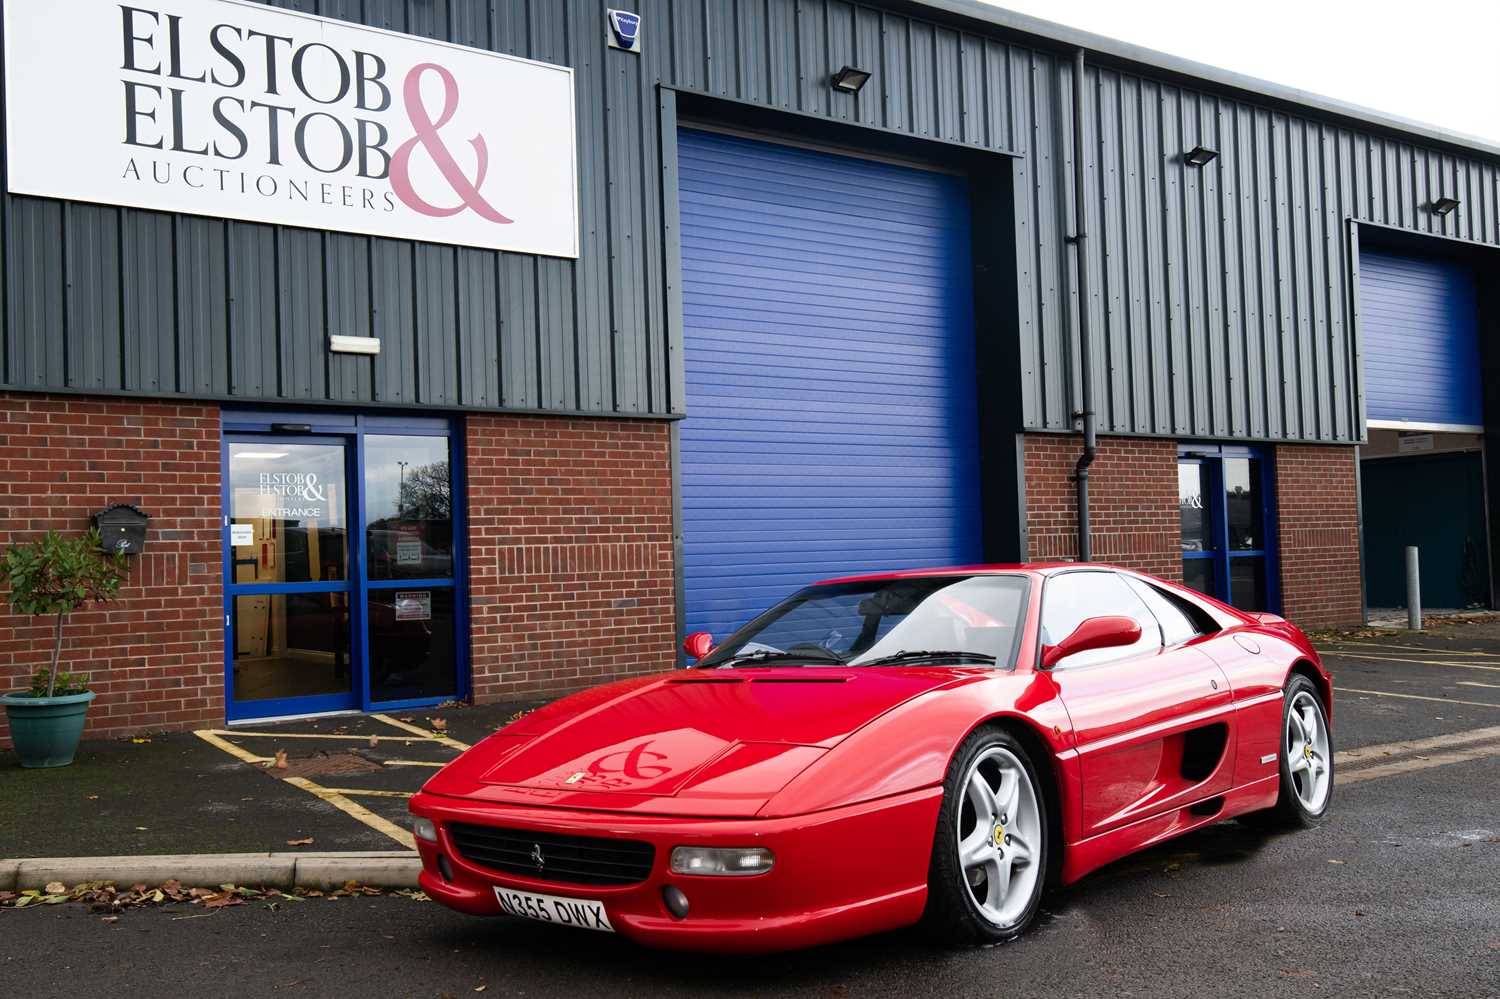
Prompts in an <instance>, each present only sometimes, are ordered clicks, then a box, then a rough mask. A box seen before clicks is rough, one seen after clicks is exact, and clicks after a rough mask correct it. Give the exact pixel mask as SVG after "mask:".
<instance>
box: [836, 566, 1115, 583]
mask: <svg viewBox="0 0 1500 999" xmlns="http://www.w3.org/2000/svg"><path fill="white" fill-rule="evenodd" d="M1081 568H1090V569H1119V568H1121V567H1120V566H1117V565H1110V564H1108V563H1106V562H994V563H986V564H983V565H952V566H940V567H931V568H923V569H894V570H891V571H889V572H871V573H862V574H860V575H854V576H837V577H834V578H832V579H820V580H819V581H818V582H816V583H814V584H813V585H814V586H828V585H831V584H834V583H869V582H876V581H878V580H882V579H922V578H925V577H930V576H966V575H967V576H984V575H993V576H999V575H1015V574H1016V573H1027V574H1033V575H1050V574H1051V573H1055V572H1058V571H1060V570H1063V569H1081Z"/></svg>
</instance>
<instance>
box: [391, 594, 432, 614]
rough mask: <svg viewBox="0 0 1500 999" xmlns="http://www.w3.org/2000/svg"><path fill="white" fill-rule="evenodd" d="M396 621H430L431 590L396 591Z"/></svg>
mask: <svg viewBox="0 0 1500 999" xmlns="http://www.w3.org/2000/svg"><path fill="white" fill-rule="evenodd" d="M396 620H397V621H431V620H432V591H431V590H398V591H396Z"/></svg>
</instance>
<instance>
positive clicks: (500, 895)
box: [495, 888, 615, 933]
mask: <svg viewBox="0 0 1500 999" xmlns="http://www.w3.org/2000/svg"><path fill="white" fill-rule="evenodd" d="M495 898H496V899H498V900H499V902H500V908H502V909H504V910H505V911H506V912H508V913H510V914H511V915H512V916H520V917H521V918H522V919H535V920H536V921H538V922H541V923H556V924H557V925H558V926H577V927H580V928H582V929H585V930H603V931H604V932H605V933H613V932H614V931H615V928H614V926H613V925H612V924H611V923H610V921H609V913H607V912H605V911H604V903H603V902H595V901H593V900H592V899H587V898H565V897H563V896H561V895H539V894H537V893H536V892H531V891H516V890H514V889H512V888H496V889H495Z"/></svg>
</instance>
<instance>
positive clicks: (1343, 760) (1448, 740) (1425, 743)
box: [1333, 725, 1500, 767]
mask: <svg viewBox="0 0 1500 999" xmlns="http://www.w3.org/2000/svg"><path fill="white" fill-rule="evenodd" d="M1492 739H1500V725H1491V726H1490V727H1488V728H1473V729H1470V730H1469V731H1467V732H1454V733H1453V734H1451V735H1435V736H1432V737H1430V738H1427V739H1404V740H1402V741H1400V742H1384V743H1381V744H1379V745H1376V746H1360V747H1359V748H1358V749H1346V750H1343V751H1342V752H1338V753H1335V754H1334V756H1333V760H1334V762H1335V763H1337V764H1338V765H1339V766H1341V767H1348V766H1358V765H1359V764H1361V763H1374V762H1377V761H1379V760H1381V759H1382V758H1384V757H1387V756H1396V755H1399V754H1403V753H1421V752H1425V751H1426V750H1429V749H1456V748H1457V747H1459V746H1467V745H1468V744H1469V743H1473V742H1488V741H1490V740H1492Z"/></svg>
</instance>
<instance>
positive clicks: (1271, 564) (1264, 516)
mask: <svg viewBox="0 0 1500 999" xmlns="http://www.w3.org/2000/svg"><path fill="white" fill-rule="evenodd" d="M1226 458H1253V459H1255V460H1256V462H1258V465H1257V467H1258V469H1259V476H1258V481H1256V482H1255V486H1256V488H1257V489H1258V490H1259V492H1260V515H1261V538H1262V543H1261V547H1260V548H1253V549H1251V548H1240V549H1234V548H1230V546H1229V511H1228V506H1229V501H1228V494H1227V492H1226V491H1225V485H1224V459H1226ZM1177 463H1178V464H1179V465H1182V464H1197V465H1199V466H1200V467H1201V468H1202V469H1203V479H1202V483H1203V513H1204V517H1205V518H1206V520H1207V523H1208V530H1209V534H1210V537H1211V538H1212V539H1213V548H1212V549H1210V550H1208V551H1183V553H1182V558H1183V560H1184V561H1187V560H1189V559H1211V560H1212V561H1213V571H1212V578H1213V582H1214V591H1213V592H1212V593H1210V594H1209V595H1210V596H1212V597H1216V598H1217V599H1219V600H1222V601H1224V602H1225V603H1232V601H1231V599H1230V597H1231V588H1230V578H1231V576H1230V569H1231V565H1230V563H1231V562H1232V561H1233V560H1234V559H1239V558H1260V559H1261V565H1262V568H1263V571H1264V573H1265V593H1266V606H1264V607H1242V608H1240V609H1241V610H1265V611H1272V612H1274V613H1279V612H1280V610H1281V563H1280V558H1279V554H1280V552H1279V548H1278V545H1277V537H1276V475H1275V471H1274V469H1273V468H1272V465H1271V456H1270V454H1269V453H1268V452H1267V451H1266V449H1263V448H1258V447H1244V446H1239V445H1230V444H1182V445H1179V446H1178V449H1177Z"/></svg>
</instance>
